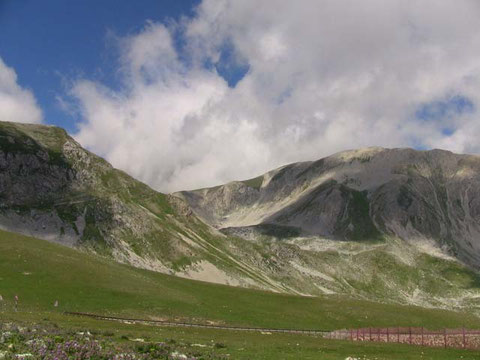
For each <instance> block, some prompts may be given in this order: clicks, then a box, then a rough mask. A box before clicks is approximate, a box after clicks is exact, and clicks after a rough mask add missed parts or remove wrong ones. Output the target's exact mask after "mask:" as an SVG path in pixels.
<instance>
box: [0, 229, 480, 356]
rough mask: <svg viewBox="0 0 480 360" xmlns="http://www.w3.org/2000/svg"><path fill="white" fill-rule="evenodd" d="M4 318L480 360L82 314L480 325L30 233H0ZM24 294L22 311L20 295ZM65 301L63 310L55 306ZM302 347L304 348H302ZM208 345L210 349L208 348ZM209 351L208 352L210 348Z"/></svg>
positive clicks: (330, 324) (270, 351)
mask: <svg viewBox="0 0 480 360" xmlns="http://www.w3.org/2000/svg"><path fill="white" fill-rule="evenodd" d="M0 295H2V296H3V298H4V301H3V302H2V305H0V306H1V310H0V320H2V321H15V322H19V323H24V324H29V323H42V322H45V323H48V324H55V325H56V326H59V327H61V328H65V329H72V328H73V329H85V328H88V329H96V330H97V331H99V332H100V333H101V332H103V331H113V332H114V333H115V336H114V339H116V341H117V340H118V341H125V340H121V336H122V335H129V336H131V337H145V338H148V339H150V340H151V341H163V340H165V339H167V338H169V339H175V340H176V341H178V342H184V343H186V344H191V343H202V344H203V343H204V344H210V345H211V344H212V340H213V342H215V343H223V344H225V347H224V348H221V349H217V350H216V351H219V352H221V353H225V354H227V353H228V354H230V358H234V359H345V358H346V357H348V356H352V357H358V358H361V359H363V358H364V355H365V358H369V359H460V358H462V359H478V358H480V353H476V352H471V351H463V350H443V349H426V348H419V347H411V346H408V345H394V344H388V345H387V344H373V343H349V342H342V341H333V340H325V339H322V338H319V337H315V336H302V335H287V334H265V335H262V334H258V333H244V332H236V331H225V330H211V329H179V328H159V327H151V326H145V325H127V324H120V323H114V322H108V321H98V320H92V319H83V318H76V317H71V316H66V315H63V314H62V312H63V311H81V312H93V313H99V314H109V315H119V316H130V317H139V318H152V319H170V320H183V321H192V322H198V323H205V322H212V323H220V324H229V325H244V326H252V327H271V328H291V329H324V330H331V329H341V328H349V327H368V326H372V327H373V326H376V327H384V326H425V327H427V328H431V329H436V328H441V327H451V328H453V327H460V326H466V327H470V328H480V319H478V318H477V317H474V316H472V315H470V314H467V313H457V312H451V311H443V310H433V309H423V308H419V307H412V306H398V305H389V304H379V303H373V302H367V301H361V300H353V299H349V298H346V297H340V296H324V297H319V298H311V297H299V296H291V295H281V294H275V293H269V292H262V291H257V290H248V289H241V288H233V287H228V286H222V285H214V284H209V283H203V282H198V281H190V280H186V279H180V278H176V277H172V276H168V275H163V274H158V273H154V272H150V271H145V270H140V269H136V268H132V267H129V266H125V265H120V264H117V263H114V262H112V261H110V260H107V259H103V258H101V257H98V256H94V255H90V254H85V253H79V252H77V251H75V250H72V249H69V248H65V247H62V246H59V245H55V244H51V243H48V242H45V241H42V240H37V239H33V238H29V237H25V236H21V235H16V234H11V233H7V232H0ZM15 295H18V296H19V298H20V302H19V311H18V312H16V313H15V312H13V301H12V300H13V297H14V296H15ZM56 300H58V302H59V306H58V307H54V306H53V304H54V302H55V301H56ZM162 339H163V340H162ZM297 344H298V345H297ZM200 349H204V348H200ZM208 349H209V348H205V350H201V351H207V350H208Z"/></svg>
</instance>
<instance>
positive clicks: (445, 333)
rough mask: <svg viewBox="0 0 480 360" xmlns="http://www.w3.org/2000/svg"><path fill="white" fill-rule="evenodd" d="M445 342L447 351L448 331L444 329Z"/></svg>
mask: <svg viewBox="0 0 480 360" xmlns="http://www.w3.org/2000/svg"><path fill="white" fill-rule="evenodd" d="M443 341H444V342H445V349H446V348H447V329H446V328H445V329H443Z"/></svg>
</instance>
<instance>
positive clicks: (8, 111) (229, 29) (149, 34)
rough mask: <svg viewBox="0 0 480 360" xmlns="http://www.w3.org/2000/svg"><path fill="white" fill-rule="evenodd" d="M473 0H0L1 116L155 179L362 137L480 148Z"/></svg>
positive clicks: (229, 169)
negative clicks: (52, 131)
mask: <svg viewBox="0 0 480 360" xmlns="http://www.w3.org/2000/svg"><path fill="white" fill-rule="evenodd" d="M479 18H480V2H478V1H476V0H443V1H441V2H439V1H435V0H415V1H414V0H390V1H384V0H363V1H358V0H322V1H318V0H298V1H289V0H262V1H258V0H256V1H253V0H242V1H233V0H230V1H229V0H195V1H189V0H182V1H178V0H142V1H141V2H133V1H129V0H102V1H98V0H96V1H94V0H69V1H64V0H48V1H37V0H0V120H5V121H16V122H27V123H43V124H50V125H57V126H61V127H64V128H65V129H66V130H67V131H68V132H69V133H70V134H71V135H72V136H73V137H74V138H75V139H76V140H77V141H78V142H80V143H81V144H82V145H83V146H85V147H86V148H88V149H89V150H91V151H93V152H95V153H97V154H98V155H100V156H102V157H104V158H105V159H107V160H108V161H109V162H111V163H112V164H113V165H114V166H115V167H117V168H120V169H122V170H124V171H126V172H127V173H129V174H130V175H132V176H134V177H136V178H138V179H140V180H142V181H144V182H146V183H148V184H149V185H150V186H152V187H153V188H155V189H157V190H160V191H163V192H171V191H177V190H183V189H194V188H202V187H206V186H213V185H217V184H221V183H225V182H228V181H232V180H241V179H247V178H251V177H255V176H258V175H259V174H262V173H264V172H266V171H268V170H271V169H273V168H276V167H278V166H281V165H284V164H287V163H291V162H295V161H304V160H315V159H319V158H321V157H324V156H328V155H330V154H332V153H334V152H337V151H342V150H346V149H354V148H360V147H366V146H383V147H413V148H416V149H432V148H442V149H447V150H451V151H455V152H460V153H480V142H478V139H479V138H480V122H479V121H478V106H479V101H480V21H478V19H479Z"/></svg>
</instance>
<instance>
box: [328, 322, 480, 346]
mask: <svg viewBox="0 0 480 360" xmlns="http://www.w3.org/2000/svg"><path fill="white" fill-rule="evenodd" d="M325 337H327V338H329V339H342V340H351V341H376V342H389V343H401V344H411V345H421V346H431V347H444V348H463V349H479V348H480V330H472V329H465V328H461V329H441V330H435V331H434V330H428V329H425V328H423V327H420V328H418V327H389V328H360V329H344V330H335V331H331V332H330V333H329V334H327V335H326V336H325Z"/></svg>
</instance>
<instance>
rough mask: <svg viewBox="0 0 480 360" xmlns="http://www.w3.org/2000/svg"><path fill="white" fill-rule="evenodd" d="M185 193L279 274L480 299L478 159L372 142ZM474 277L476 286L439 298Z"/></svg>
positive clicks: (343, 287)
mask: <svg viewBox="0 0 480 360" xmlns="http://www.w3.org/2000/svg"><path fill="white" fill-rule="evenodd" d="M176 195H177V196H179V197H181V198H182V199H185V200H186V201H187V202H188V203H189V205H190V206H191V208H192V209H193V210H194V212H195V214H197V215H198V216H199V217H200V218H201V219H202V220H204V221H205V222H207V223H208V224H210V225H212V226H214V227H215V228H217V229H219V230H220V231H222V232H224V233H225V234H229V235H235V236H240V237H242V238H244V239H245V240H246V241H249V242H253V243H256V244H257V245H260V246H261V247H262V248H263V249H265V248H266V249H268V250H266V252H267V254H269V255H272V254H273V255H272V256H271V257H270V258H269V260H270V261H271V262H273V266H278V267H279V268H280V269H281V270H279V271H277V274H278V273H282V272H284V273H285V277H286V278H290V279H291V278H293V277H296V274H292V272H300V273H301V274H303V275H304V278H305V277H307V278H311V279H315V280H313V281H312V282H311V284H310V285H312V284H313V285H315V286H316V287H317V288H319V289H321V290H323V291H324V292H327V293H328V292H349V291H351V292H352V293H356V294H363V295H365V296H371V295H372V293H374V294H375V296H376V297H378V298H382V297H387V298H397V299H402V300H403V301H410V302H414V303H420V304H421V303H424V304H432V303H436V304H437V305H438V304H439V303H444V304H446V303H450V304H452V303H459V302H462V301H463V300H465V299H474V298H475V297H476V296H477V295H478V285H479V282H478V275H477V270H476V269H478V268H479V266H480V157H478V156H473V155H458V154H453V153H451V152H449V151H443V150H432V151H417V150H413V149H383V148H367V149H361V150H353V151H345V152H341V153H338V154H335V155H332V156H330V157H327V158H324V159H320V160H318V161H314V162H300V163H294V164H290V165H287V166H284V167H281V168H279V169H276V170H273V171H270V172H268V173H266V174H264V175H262V176H260V177H257V178H254V179H250V180H247V181H234V182H231V183H228V184H226V185H223V186H217V187H213V188H208V189H201V190H196V191H188V192H186V191H184V192H180V193H177V194H176ZM273 259H276V260H273ZM452 266H453V268H452ZM460 269H462V270H460ZM473 269H475V270H473ZM466 273H468V274H469V275H468V276H466V277H465V279H464V281H466V283H469V284H470V285H471V286H472V287H471V289H469V290H468V291H467V292H462V291H460V292H456V291H454V292H453V293H450V294H449V296H447V297H446V298H445V297H444V295H445V294H440V293H436V294H435V291H437V290H433V288H444V289H447V288H450V289H451V287H452V285H454V284H457V285H458V283H457V280H458V279H459V278H460V277H461V276H463V275H460V274H466ZM435 277H436V278H435ZM467 279H468V280H467ZM462 281H463V280H462ZM299 283H302V280H297V281H296V284H297V286H298V284H299ZM466 283H465V284H466ZM433 284H436V285H433ZM305 285H306V284H305ZM454 287H456V285H454ZM303 290H304V291H305V288H303ZM306 292H307V293H312V292H313V290H312V289H311V288H310V289H309V290H306ZM447 298H449V299H447ZM468 301H470V300H468Z"/></svg>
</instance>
